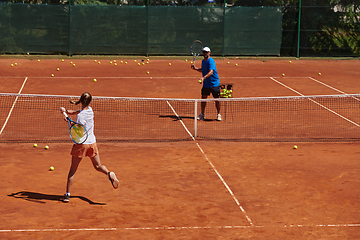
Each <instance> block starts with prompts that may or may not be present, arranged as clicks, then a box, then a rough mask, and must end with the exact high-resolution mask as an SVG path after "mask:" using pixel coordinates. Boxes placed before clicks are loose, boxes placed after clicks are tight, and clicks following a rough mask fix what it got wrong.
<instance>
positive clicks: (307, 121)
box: [0, 93, 360, 143]
mask: <svg viewBox="0 0 360 240" xmlns="http://www.w3.org/2000/svg"><path fill="white" fill-rule="evenodd" d="M78 98H79V97H78V96H63V95H61V96H59V95H31V94H7V93H0V124H1V125H0V128H1V129H0V143H11V142H71V140H70V137H69V134H68V126H67V123H66V122H65V121H63V115H62V114H61V113H60V112H59V107H60V106H63V107H65V108H66V109H78V108H79V106H75V105H72V104H70V101H69V100H70V99H78ZM215 101H220V104H221V115H222V121H216V108H215V104H214V103H215ZM201 102H206V103H207V106H206V111H205V120H201V121H199V120H197V115H198V114H199V113H200V105H201ZM91 106H92V108H93V110H94V114H95V117H94V121H95V135H96V138H97V141H98V142H132V141H135V142H136V141H180V140H188V139H192V138H195V139H213V140H232V141H247V142H254V141H261V142H273V141H278V142H290V141H291V142H292V141H296V142H299V141H302V142H304V141H310V142H314V141H334V142H340V141H359V140H360V95H329V96H296V97H269V98H233V99H217V100H215V99H206V100H203V99H161V98H159V99H155V98H121V97H95V96H94V97H93V101H92V103H91ZM73 119H74V120H76V117H75V116H74V117H73Z"/></svg>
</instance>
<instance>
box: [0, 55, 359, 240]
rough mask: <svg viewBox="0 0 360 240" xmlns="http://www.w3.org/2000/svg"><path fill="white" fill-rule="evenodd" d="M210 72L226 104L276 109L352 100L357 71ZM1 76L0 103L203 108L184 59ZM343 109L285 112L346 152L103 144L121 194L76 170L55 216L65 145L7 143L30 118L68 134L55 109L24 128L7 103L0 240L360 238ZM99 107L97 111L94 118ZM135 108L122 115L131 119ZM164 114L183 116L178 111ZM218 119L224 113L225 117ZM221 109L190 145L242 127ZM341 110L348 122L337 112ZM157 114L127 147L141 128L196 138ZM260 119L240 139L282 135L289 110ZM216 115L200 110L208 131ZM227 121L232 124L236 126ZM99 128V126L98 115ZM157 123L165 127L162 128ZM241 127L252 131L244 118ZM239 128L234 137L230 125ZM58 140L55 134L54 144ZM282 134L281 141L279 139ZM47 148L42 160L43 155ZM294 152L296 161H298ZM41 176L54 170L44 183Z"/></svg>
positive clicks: (309, 67)
mask: <svg viewBox="0 0 360 240" xmlns="http://www.w3.org/2000/svg"><path fill="white" fill-rule="evenodd" d="M95 60H96V61H95ZM114 60H116V64H117V65H115V64H114V63H115V62H114ZM135 60H136V62H135ZM142 60H144V61H142ZM215 60H216V64H217V68H218V72H219V75H220V79H221V82H222V83H224V84H225V83H233V86H234V94H233V96H234V98H276V99H278V98H282V97H284V96H298V97H299V96H300V97H304V96H312V95H326V96H331V95H346V94H348V95H349V94H359V92H360V83H359V81H358V76H359V74H360V70H359V67H358V66H359V61H358V60H337V61H336V60H295V59H292V60H291V63H290V62H289V60H278V59H269V58H268V59H266V61H261V60H259V59H256V58H254V59H246V60H244V59H242V60H241V59H215ZM99 61H100V64H99ZM110 61H111V63H110ZM121 61H122V62H121ZM70 62H72V64H70ZM125 62H127V63H126V64H125ZM15 63H16V64H15ZM169 63H171V65H170V64H169ZM199 63H200V62H199ZM199 63H198V64H199ZM11 64H13V66H11ZM74 64H75V66H74ZM236 64H237V66H236ZM0 67H1V70H2V75H1V76H0V83H1V84H0V93H11V94H18V93H21V94H24V95H26V94H28V95H32V94H39V95H61V96H80V95H81V94H82V93H83V92H85V91H88V92H90V93H91V94H92V95H93V96H95V97H101V96H103V97H125V98H163V99H173V98H175V99H198V98H200V96H199V95H200V88H201V85H199V84H198V82H197V80H198V78H199V73H197V72H195V71H193V70H191V69H190V58H189V60H188V61H185V58H173V59H171V58H150V59H149V61H147V59H146V58H141V57H137V58H135V57H131V58H130V57H129V58H120V57H119V58H114V57H112V58H107V57H101V58H90V59H80V58H79V59H77V58H65V59H64V61H63V62H62V61H61V58H56V59H45V58H41V59H40V61H38V58H37V57H35V56H24V57H21V58H18V59H4V58H3V59H0ZM57 68H59V71H58V70H57ZM319 73H321V74H319ZM52 74H54V76H53V77H52V76H51V75H52ZM282 74H284V76H283V75H282ZM93 79H97V81H96V82H94V81H93ZM350 98H351V99H353V100H351V102H348V98H346V100H345V101H343V103H342V105H341V106H342V107H341V108H340V109H334V108H336V107H333V106H335V105H327V104H328V102H321V103H320V104H321V105H322V106H321V107H320V108H319V109H321V110H313V109H300V110H299V109H295V110H294V109H292V110H293V111H295V113H296V112H298V115H295V118H293V119H294V121H296V116H298V118H300V117H301V116H307V115H305V114H301V112H302V111H305V110H306V111H308V112H306V114H309V113H312V112H313V111H314V114H311V115H313V116H314V118H315V120H313V119H310V118H305V119H303V121H304V122H306V121H310V120H311V125H314V124H315V125H326V126H328V125H327V124H333V125H331V126H333V128H334V131H329V132H326V131H325V130H324V132H325V133H324V132H311V131H310V133H311V134H310V135H322V134H324V135H326V137H327V139H330V137H331V135H332V134H334V138H336V136H342V135H344V139H345V140H341V141H336V140H335V141H331V140H329V141H315V142H313V141H311V140H309V138H311V137H309V136H307V140H306V141H303V140H302V139H301V137H299V141H281V140H279V136H277V138H276V141H267V140H264V141H261V140H259V139H256V140H251V141H243V140H242V141H228V140H209V139H206V138H201V137H200V138H199V139H196V140H193V139H192V138H191V137H189V139H185V140H184V139H183V140H182V141H177V140H176V141H131V142H127V141H120V142H119V141H114V142H109V141H105V140H104V141H100V142H99V144H98V146H99V150H100V156H101V161H102V163H103V164H104V165H106V166H107V167H108V168H109V169H110V170H112V171H114V172H116V174H117V175H118V178H119V180H120V187H119V189H117V190H114V189H112V187H111V184H110V183H109V181H108V180H107V179H106V177H104V176H102V175H101V174H100V173H98V172H96V171H95V170H94V169H93V167H92V165H91V162H90V161H89V160H88V159H84V160H83V161H82V163H81V164H80V167H79V170H78V172H77V173H76V175H75V183H74V185H73V188H72V197H71V199H70V202H69V203H68V204H64V203H62V202H61V199H62V195H63V194H64V190H65V186H66V177H67V173H68V170H69V166H70V148H71V145H72V144H71V143H70V140H69V141H68V142H65V143H64V142H61V141H60V142H56V141H54V142H52V141H49V142H47V141H46V138H45V140H44V141H41V142H38V147H37V148H34V147H33V144H34V143H35V142H31V141H28V140H26V141H25V142H21V143H18V142H14V141H12V139H13V138H16V136H15V137H14V136H13V135H14V134H16V131H15V130H16V129H15V130H14V126H15V127H16V123H21V125H26V123H27V122H31V123H33V122H34V120H35V119H37V117H38V118H41V119H45V122H47V123H48V124H46V126H44V127H45V128H46V129H48V131H50V132H51V131H52V130H53V129H52V125H53V124H54V125H56V124H58V122H57V121H59V122H61V123H63V124H64V125H63V126H64V132H65V133H64V134H66V131H67V126H66V123H65V122H63V120H62V116H61V114H60V113H59V114H58V120H57V119H56V117H54V116H52V115H51V113H50V112H51V109H54V111H58V110H57V109H58V107H59V106H55V105H56V104H54V105H53V103H52V102H46V101H45V102H44V103H43V102H37V107H36V105H34V106H33V107H34V109H36V112H35V113H34V114H31V115H30V116H33V119H26V117H25V116H29V115H27V113H26V111H20V110H21V109H25V110H26V108H22V107H21V106H22V104H26V103H27V102H28V101H27V100H26V101H20V100H21V99H19V100H18V101H17V102H16V104H14V102H15V97H13V100H12V101H10V103H9V104H1V106H2V109H1V113H0V121H1V122H0V124H1V126H0V127H1V128H2V133H1V135H0V141H2V140H3V139H4V138H7V139H10V140H11V141H8V142H6V141H4V142H2V143H0V149H1V150H0V151H1V153H2V154H1V157H0V170H1V172H2V176H3V177H2V179H3V187H2V188H1V190H0V203H1V204H2V206H4V207H3V208H2V210H1V217H0V220H1V222H2V226H1V228H0V238H3V239H29V238H35V239H41V238H44V239H45V238H46V239H49V238H51V239H64V238H67V239H99V238H100V239H103V238H107V239H248V238H250V239H356V238H359V237H360V233H359V227H360V217H359V216H360V202H359V196H360V190H359V184H360V180H359V176H360V167H359V164H358V163H359V160H360V158H359V154H360V150H359V137H357V133H358V131H359V128H360V127H358V125H359V124H360V111H358V110H357V107H358V106H359V105H358V103H357V102H358V101H357V100H356V99H354V98H353V97H350ZM314 101H316V100H314ZM144 102H145V101H144ZM169 102H170V103H171V101H170V100H169ZM317 103H319V102H317ZM144 104H145V103H144ZM95 105H96V104H95V101H94V110H96V109H95ZM260 105H261V104H260ZM136 106H137V105H131V104H129V105H126V107H129V109H130V110H131V109H134V108H136ZM146 106H147V105H145V107H146ZM165 106H166V105H165ZM170 106H172V107H173V108H174V110H175V112H176V113H178V111H177V109H178V108H177V105H174V104H170ZM225 106H228V108H226V111H227V113H226V115H225ZM230 106H231V105H226V102H224V107H223V108H222V114H224V117H225V116H226V119H224V121H222V122H216V121H199V122H198V123H197V124H198V125H199V126H198V127H199V129H200V130H199V135H202V134H203V133H204V134H205V133H208V132H211V131H212V130H216V131H217V130H218V129H223V130H224V131H225V130H226V126H228V125H227V124H230V123H233V122H236V117H237V115H236V114H235V113H234V114H233V115H231V113H232V108H231V107H230ZM245 106H246V107H249V106H250V105H245ZM276 106H278V105H276ZM290 106H291V105H290ZM343 106H345V109H350V110H349V111H345V109H344V107H343ZM12 107H13V110H12V111H11V109H12ZM48 108H49V109H50V110H49V109H48ZM190 108H191V109H193V107H190ZM290 108H291V107H290ZM39 109H44V110H43V111H41V110H39ZM139 109H142V108H139ZM324 109H329V110H331V111H334V112H336V113H337V114H338V115H335V117H334V116H332V115H334V114H331V118H330V117H329V116H330V115H326V114H327V112H329V110H324ZM130 110H129V114H130ZM160 110H161V109H160ZM160 110H159V112H160V113H161V114H160V115H159V112H156V111H155V114H149V113H147V112H146V113H144V114H146V115H147V119H148V122H149V124H147V125H146V124H142V125H139V126H137V127H134V126H132V125H129V126H130V127H124V134H125V133H126V134H128V133H129V132H131V130H133V131H134V132H135V134H138V135H139V134H141V130H149V129H142V128H151V129H150V132H151V133H152V135H154V136H156V135H161V134H162V131H167V130H166V129H165V126H171V127H170V128H169V129H170V130H168V131H173V134H178V133H180V132H181V131H182V132H185V134H187V133H186V131H184V130H183V129H184V128H188V130H189V131H190V132H191V133H192V131H193V127H194V126H193V121H194V119H191V118H192V116H191V115H189V116H188V115H186V114H187V113H184V114H182V113H181V114H180V115H181V116H180V118H177V117H176V114H175V113H171V112H173V111H172V110H171V108H170V107H169V110H168V111H170V113H168V112H165V113H162V112H161V111H160ZM265 110H266V109H263V108H258V111H257V112H255V113H254V115H256V117H257V118H258V119H262V121H263V124H262V125H261V126H257V125H256V124H255V125H254V126H255V127H256V126H257V127H256V128H254V129H253V130H251V131H249V133H244V134H251V132H254V131H256V129H257V128H264V129H268V128H271V127H272V125H273V124H280V125H287V123H286V121H285V120H284V119H282V118H283V117H282V116H283V115H282V114H283V112H289V110H288V109H286V108H283V106H282V105H281V107H278V108H276V109H275V108H274V110H273V111H270V113H271V115H272V116H273V115H279V117H278V118H277V122H271V121H270V120H268V119H267V117H269V114H261V113H262V112H264V111H265ZM275 110H276V111H275ZM28 111H31V109H29V110H28ZM119 111H120V110H119ZM10 112H11V113H10ZM212 112H214V113H215V108H214V106H213V102H210V103H209V104H208V106H207V110H206V113H207V115H208V116H209V118H214V116H212ZM44 113H45V114H44ZM95 114H96V113H95ZM291 114H294V113H293V112H292V113H291ZM323 114H325V115H323ZM154 115H156V117H154ZM174 115H175V117H174ZM214 115H215V114H214ZM250 115H251V114H250ZM234 116H235V120H234V119H231V117H233V118H234ZM112 117H114V119H115V118H116V115H115V114H114V115H111V118H110V119H112ZM141 117H142V116H141V114H138V115H137V118H141ZM46 119H48V121H46ZM100 119H106V114H104V115H103V116H101V117H99V121H100ZM180 119H181V121H180ZM271 119H273V118H271ZM275 119H276V118H275ZM37 120H39V121H42V120H40V119H37ZM282 120H284V122H283V124H282V122H281V121H282ZM114 121H115V120H114ZM117 121H119V122H120V125H122V126H127V125H126V124H127V122H130V121H132V119H131V118H130V119H128V118H126V117H125V118H123V117H121V118H120V119H118V120H117ZM122 121H123V123H121V122H122ZM133 121H134V122H135V119H133ZM157 121H160V125H159V126H158V125H157V123H156V122H157ZM242 121H246V122H251V121H252V119H251V118H249V119H246V118H244V119H242ZM53 122H56V123H53ZM343 122H346V123H343ZM95 124H96V123H95ZM338 124H339V126H340V127H339V128H337V126H338ZM29 125H32V124H29ZM236 125H241V124H240V123H239V122H236ZM152 126H153V127H152ZM154 126H156V127H154ZM347 126H348V127H347ZM162 127H164V130H161V129H162ZM97 128H99V131H100V126H98V125H96V127H95V134H97V133H96V129H97ZM127 128H130V130H129V129H127ZM294 128H295V129H294V130H291V129H287V130H286V131H294V132H295V131H296V128H297V127H296V126H295V127H294ZM299 128H300V126H299ZM25 129H28V130H25V134H23V133H21V134H22V135H32V134H33V133H32V132H31V131H30V129H31V126H26V127H25ZM125 129H127V130H125ZM159 129H160V130H159ZM174 129H175V130H174ZM319 129H321V128H319ZM27 131H29V132H28V133H27ZM58 131H60V130H59V129H58V128H56V129H55V132H56V133H58ZM139 131H140V132H139ZM286 131H285V132H283V133H282V134H283V135H284V138H286ZM59 134H60V133H59ZM351 134H353V135H354V136H353V135H351ZM236 135H239V134H238V133H236ZM294 135H295V136H297V135H296V134H294ZM345 135H346V136H345ZM329 136H330V137H329ZM30 137H31V136H30ZM314 137H316V136H314ZM346 137H348V138H349V139H350V140H346ZM45 145H48V146H49V147H50V149H49V150H45V149H44V146H45ZM294 145H297V147H298V148H297V149H293V146H294ZM50 166H54V167H55V170H54V171H49V167H50Z"/></svg>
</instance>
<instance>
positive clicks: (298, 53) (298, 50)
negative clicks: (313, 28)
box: [296, 0, 301, 58]
mask: <svg viewBox="0 0 360 240" xmlns="http://www.w3.org/2000/svg"><path fill="white" fill-rule="evenodd" d="M298 21H299V23H298V39H297V40H298V42H297V54H296V57H297V58H299V57H300V21H301V0H299V19H298Z"/></svg>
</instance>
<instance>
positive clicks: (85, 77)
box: [0, 76, 309, 79]
mask: <svg viewBox="0 0 360 240" xmlns="http://www.w3.org/2000/svg"><path fill="white" fill-rule="evenodd" d="M150 77H151V78H153V79H154V78H166V79H172V78H173V79H186V78H194V79H198V78H199V77H192V76H183V77H153V76H148V77H124V76H118V77H105V76H92V77H89V76H84V77H56V76H55V77H32V78H52V79H54V78H64V79H66V78H81V79H93V78H100V79H101V78H114V79H119V78H120V79H121V78H124V79H132V78H143V79H149V78H150ZM0 78H23V77H6V76H0ZM223 78H225V79H226V78H232V79H248V78H251V79H257V78H259V79H263V78H264V79H268V78H269V76H265V77H221V79H223ZM291 78H309V77H291Z"/></svg>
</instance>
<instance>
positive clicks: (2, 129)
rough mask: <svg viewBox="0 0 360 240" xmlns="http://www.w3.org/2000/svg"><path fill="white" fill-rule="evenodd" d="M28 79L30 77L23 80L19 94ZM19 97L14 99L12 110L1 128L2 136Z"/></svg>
mask: <svg viewBox="0 0 360 240" xmlns="http://www.w3.org/2000/svg"><path fill="white" fill-rule="evenodd" d="M27 79H28V78H27V77H26V78H25V80H24V82H23V84H22V86H21V88H20V91H19V92H18V94H20V93H21V91H22V90H23V88H24V86H25V83H26V81H27ZM18 98H19V97H18V96H17V97H16V98H15V101H14V103H13V105H12V107H11V109H10V111H9V114H8V116H7V118H6V120H5V123H4V125H3V126H2V128H1V130H0V136H1V134H2V132H3V131H4V129H5V127H6V124H7V123H8V121H9V119H10V116H11V113H12V111H13V109H14V107H15V104H16V102H17V100H18Z"/></svg>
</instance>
